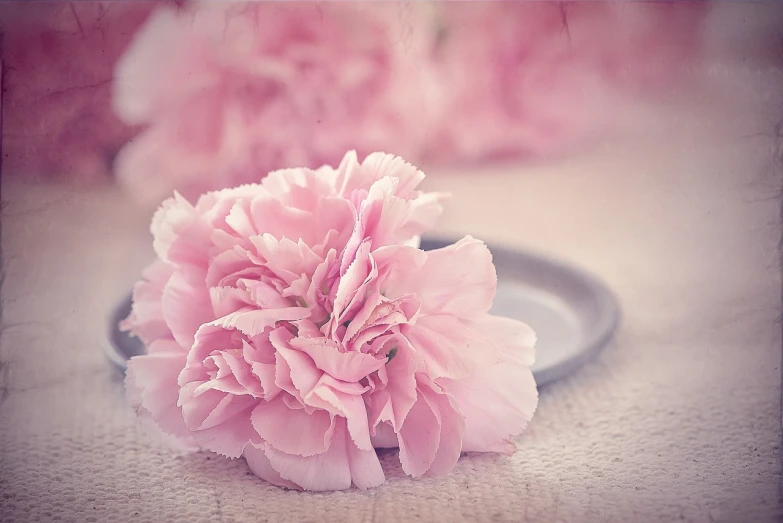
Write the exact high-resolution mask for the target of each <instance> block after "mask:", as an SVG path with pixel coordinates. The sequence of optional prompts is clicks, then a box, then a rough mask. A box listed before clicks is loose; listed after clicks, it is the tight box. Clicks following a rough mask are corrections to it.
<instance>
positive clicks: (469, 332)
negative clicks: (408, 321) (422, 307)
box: [400, 315, 505, 380]
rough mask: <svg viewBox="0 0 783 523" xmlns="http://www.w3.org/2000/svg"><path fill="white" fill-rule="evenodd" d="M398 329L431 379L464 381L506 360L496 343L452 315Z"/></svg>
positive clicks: (423, 317) (429, 317)
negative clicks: (478, 371)
mask: <svg viewBox="0 0 783 523" xmlns="http://www.w3.org/2000/svg"><path fill="white" fill-rule="evenodd" d="M400 330H401V332H402V333H403V334H404V335H405V337H406V338H408V341H409V342H410V344H411V346H412V347H413V349H414V350H415V351H416V353H417V354H418V355H419V356H420V357H421V358H422V360H423V362H424V365H425V367H426V369H427V375H428V376H429V377H430V379H432V380H437V379H439V378H454V379H459V378H465V377H467V376H470V375H471V374H473V373H475V372H476V371H477V370H479V369H483V368H487V367H491V366H493V365H495V364H497V363H500V362H501V361H503V360H504V359H505V357H504V354H503V351H502V349H501V348H500V347H498V345H497V344H495V343H494V342H493V341H492V340H491V339H488V338H487V337H486V336H484V335H483V334H482V333H480V332H479V331H477V330H475V329H472V328H470V327H469V326H467V325H465V324H463V323H462V322H461V321H459V320H458V319H457V318H455V317H454V316H449V315H437V316H422V317H419V319H418V321H417V322H416V325H414V326H412V327H409V326H407V325H405V326H403V327H402V328H401V329H400Z"/></svg>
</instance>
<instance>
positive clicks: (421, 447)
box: [397, 393, 441, 478]
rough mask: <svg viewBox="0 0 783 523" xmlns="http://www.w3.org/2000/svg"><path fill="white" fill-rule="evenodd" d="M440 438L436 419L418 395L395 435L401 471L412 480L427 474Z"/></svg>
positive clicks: (428, 406)
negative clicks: (397, 442) (411, 477)
mask: <svg viewBox="0 0 783 523" xmlns="http://www.w3.org/2000/svg"><path fill="white" fill-rule="evenodd" d="M440 437H441V436H440V425H439V422H438V417H437V416H436V415H435V413H434V412H433V411H432V408H431V407H430V405H429V404H428V403H427V401H426V400H425V399H424V397H423V396H422V395H421V393H419V397H418V399H417V401H416V403H414V404H413V407H412V408H411V410H410V412H408V416H407V417H406V418H405V422H404V423H403V424H402V428H400V430H399V432H398V433H397V438H398V441H399V444H400V463H401V464H402V470H403V471H404V472H405V473H406V474H408V475H409V476H413V477H414V478H417V477H419V476H421V475H423V474H424V473H425V472H427V471H428V470H429V468H430V465H432V462H433V461H434V460H435V456H436V455H437V453H438V446H439V445H440Z"/></svg>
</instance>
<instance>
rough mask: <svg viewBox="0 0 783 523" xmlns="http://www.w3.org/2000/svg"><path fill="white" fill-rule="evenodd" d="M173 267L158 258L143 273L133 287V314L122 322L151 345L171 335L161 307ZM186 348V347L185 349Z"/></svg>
mask: <svg viewBox="0 0 783 523" xmlns="http://www.w3.org/2000/svg"><path fill="white" fill-rule="evenodd" d="M171 273H172V268H171V267H170V266H169V265H167V264H166V263H164V262H162V261H160V260H156V261H154V262H152V264H150V265H149V266H148V267H147V268H146V269H144V272H143V273H142V277H143V279H142V280H140V281H139V282H138V283H136V285H134V287H133V306H132V309H131V314H130V316H128V318H127V319H126V320H124V321H123V322H122V323H121V324H120V328H121V329H123V330H130V331H131V332H133V334H135V335H136V336H138V337H139V338H141V341H143V342H144V343H145V344H147V345H149V344H150V343H151V342H153V341H154V340H157V339H160V338H167V337H170V336H171V329H170V328H169V326H168V325H166V320H165V319H164V318H163V310H162V308H161V303H160V301H161V296H162V295H163V288H164V287H165V285H166V283H167V282H168V281H169V278H170V277H171ZM183 350H184V349H183Z"/></svg>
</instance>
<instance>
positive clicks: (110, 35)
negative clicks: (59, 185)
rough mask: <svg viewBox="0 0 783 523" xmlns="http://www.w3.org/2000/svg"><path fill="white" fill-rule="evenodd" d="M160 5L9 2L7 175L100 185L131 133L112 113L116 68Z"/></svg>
mask: <svg viewBox="0 0 783 523" xmlns="http://www.w3.org/2000/svg"><path fill="white" fill-rule="evenodd" d="M154 6H155V2H125V3H119V2H67V3H66V2H11V3H5V4H2V5H0V24H2V28H1V31H2V34H3V66H4V67H3V69H4V70H3V75H4V81H3V85H4V93H3V136H2V140H3V155H4V158H3V171H4V173H6V174H20V175H24V176H30V177H58V176H60V177H61V176H67V177H71V178H77V179H87V180H90V179H95V178H96V177H103V176H106V175H107V174H108V173H109V172H110V170H111V163H112V160H113V157H114V155H115V154H116V153H117V151H119V149H120V147H121V146H122V145H123V144H124V143H125V141H127V140H128V138H130V137H131V136H132V130H131V129H129V128H128V127H127V126H126V125H124V124H123V123H122V122H120V121H119V120H118V119H117V118H116V117H115V116H114V115H113V114H112V111H111V84H112V73H113V68H114V63H115V62H116V60H117V59H118V58H119V56H120V55H121V53H122V52H123V51H124V49H125V47H126V45H127V44H128V42H129V41H130V40H131V37H132V35H133V33H134V31H135V30H136V28H138V27H139V26H140V25H141V24H142V23H143V21H144V19H145V18H146V17H147V15H148V14H149V12H150V11H151V10H152V8H153V7H154Z"/></svg>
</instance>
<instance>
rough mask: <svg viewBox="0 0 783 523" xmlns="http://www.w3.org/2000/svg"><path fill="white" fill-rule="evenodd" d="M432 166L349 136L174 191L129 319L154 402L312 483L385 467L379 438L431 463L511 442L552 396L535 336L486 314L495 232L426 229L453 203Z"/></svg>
mask: <svg viewBox="0 0 783 523" xmlns="http://www.w3.org/2000/svg"><path fill="white" fill-rule="evenodd" d="M423 177H424V175H423V173H422V172H421V171H419V170H417V169H416V168H415V167H413V166H412V165H410V164H407V163H405V162H404V161H403V160H401V159H400V158H398V157H394V156H391V155H386V154H380V153H375V154H371V155H370V156H368V157H367V158H366V159H365V160H364V161H363V162H362V163H359V162H358V161H357V159H356V155H355V154H354V153H349V154H348V155H346V156H345V158H344V159H343V161H342V163H341V164H340V166H339V167H338V168H337V169H332V168H330V167H323V168H320V169H318V170H315V171H313V170H309V169H287V170H282V171H277V172H273V173H271V174H270V175H269V176H268V177H267V178H266V179H265V180H264V181H263V182H262V183H261V184H259V185H245V186H241V187H237V188H235V189H225V190H222V191H219V192H212V193H208V194H206V195H204V196H202V197H201V198H200V199H199V200H198V202H197V203H196V204H195V205H191V204H190V203H189V202H188V201H186V200H185V199H183V198H181V197H179V196H175V197H174V198H172V199H170V200H167V201H166V202H165V203H164V204H163V206H162V207H161V208H160V210H159V211H158V212H157V214H156V215H155V217H154V219H153V222H152V232H153V235H154V247H155V250H156V252H157V254H158V257H159V259H158V260H157V261H156V262H155V263H153V264H152V265H151V266H150V267H149V268H148V269H147V271H146V272H145V274H144V280H143V281H141V282H139V283H138V284H137V285H136V288H135V290H134V304H133V312H132V314H131V316H130V317H129V318H128V320H126V322H125V328H129V329H130V330H131V331H132V332H134V333H135V334H137V335H138V336H140V337H141V339H142V340H143V341H144V342H145V344H146V345H147V349H148V354H147V355H144V356H137V357H135V358H133V359H132V360H131V361H130V362H129V365H128V374H127V378H126V384H127V390H128V397H129V400H130V401H131V403H132V404H133V406H134V407H135V408H136V410H137V412H138V413H139V414H140V416H142V417H143V418H146V419H148V420H151V421H152V422H154V423H155V424H156V425H157V426H158V427H159V428H160V429H162V430H163V431H164V432H166V433H168V434H170V435H173V436H175V437H177V438H179V440H180V441H182V442H183V443H185V444H186V445H189V446H191V447H194V448H201V449H206V450H210V451H213V452H216V453H219V454H222V455H224V456H228V457H231V458H237V457H240V456H244V457H245V459H246V460H247V462H248V465H249V466H250V469H251V470H252V471H253V472H254V473H256V474H257V475H258V476H260V477H262V478H264V479H265V480H267V481H269V482H271V483H273V484H276V485H280V486H285V487H289V488H302V489H307V490H338V489H346V488H349V487H350V486H351V485H352V484H353V485H355V486H357V487H359V488H368V487H373V486H377V485H379V484H381V483H382V482H383V481H384V474H383V471H382V469H381V466H380V462H379V460H378V457H377V455H376V452H375V448H376V447H399V449H400V451H399V457H400V461H401V463H402V468H403V470H404V471H405V472H406V473H407V474H409V475H411V476H414V477H418V476H421V475H423V474H429V475H442V474H446V473H448V472H449V471H450V470H451V469H452V468H453V467H454V465H455V463H456V462H457V459H458V457H459V456H460V453H461V452H463V451H476V452H505V453H511V452H513V451H514V449H515V447H514V444H513V442H512V438H513V437H514V436H515V435H517V434H519V433H520V432H521V431H522V430H523V429H524V427H525V425H526V424H527V422H528V421H529V420H530V418H531V416H532V414H533V412H534V410H535V408H536V405H537V392H536V385H535V382H534V380H533V376H532V373H531V371H530V365H531V364H532V363H533V357H534V352H533V348H532V347H533V344H534V341H535V335H534V334H533V332H532V331H531V330H530V328H529V327H527V326H526V325H525V324H523V323H521V322H519V321H516V320H511V319H507V318H500V317H495V316H491V315H489V314H488V310H489V308H490V306H491V304H492V301H493V298H494V294H495V286H496V276H495V269H494V266H493V264H492V258H491V255H490V253H489V251H488V250H487V248H486V246H485V245H484V244H483V243H482V242H480V241H477V240H475V239H473V238H470V237H466V238H463V239H462V240H460V241H459V242H457V243H456V244H454V245H451V246H449V247H446V248H443V249H438V250H434V251H427V252H425V251H422V250H420V249H418V248H417V247H416V243H417V237H418V235H419V234H421V233H422V232H423V231H425V230H426V229H428V228H429V227H431V226H432V224H433V221H434V220H435V219H436V218H437V216H438V215H439V214H440V212H441V206H440V203H439V200H440V196H439V195H437V194H428V193H422V192H419V191H418V190H416V187H417V185H418V184H419V182H420V181H421V180H422V179H423Z"/></svg>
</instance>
